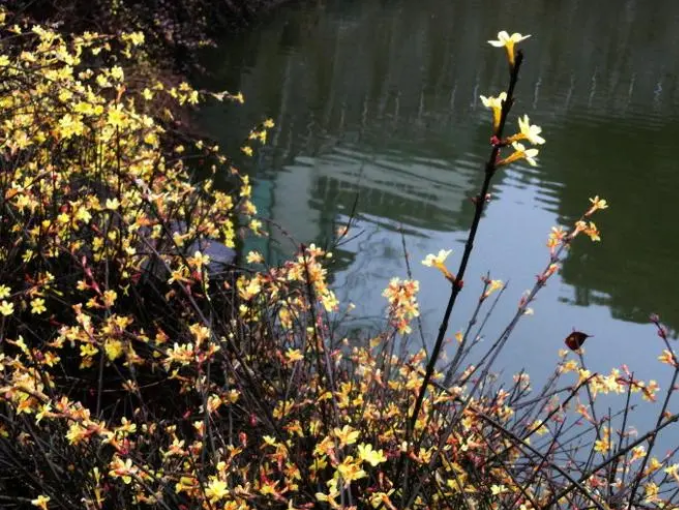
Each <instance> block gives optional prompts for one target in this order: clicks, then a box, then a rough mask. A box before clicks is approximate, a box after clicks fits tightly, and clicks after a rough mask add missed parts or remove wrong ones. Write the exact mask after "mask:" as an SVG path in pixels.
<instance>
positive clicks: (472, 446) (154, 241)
mask: <svg viewBox="0 0 679 510" xmlns="http://www.w3.org/2000/svg"><path fill="white" fill-rule="evenodd" d="M0 19H1V20H2V21H0V36H1V39H0V117H1V119H0V120H1V122H0V150H1V152H0V170H1V173H0V210H1V211H2V212H1V217H0V318H1V322H0V504H1V505H2V507H3V508H23V507H26V506H33V507H39V508H42V509H47V508H55V509H56V508H64V509H76V508H87V509H108V508H112V509H121V510H122V509H131V508H162V509H173V510H174V509H189V508H191V509H193V508H204V509H215V510H216V509H220V510H221V509H246V508H291V509H292V508H316V507H321V508H351V507H353V508H369V507H372V508H389V509H393V508H406V507H407V508H460V507H464V508H467V509H470V510H471V509H474V508H478V507H482V508H521V509H522V510H527V509H531V508H542V507H550V506H559V507H570V508H590V507H594V508H614V507H615V508H617V507H620V506H621V505H622V504H626V503H627V502H630V504H631V503H634V504H639V503H641V502H644V504H647V505H655V506H662V505H666V507H669V506H671V504H670V503H668V502H669V501H672V500H673V499H674V500H675V499H676V492H677V491H676V480H677V479H679V474H678V470H679V464H672V462H671V457H665V458H656V457H653V456H651V455H650V451H651V450H652V448H653V444H654V441H655V437H656V432H657V431H659V430H660V429H662V428H664V427H666V426H667V425H669V424H672V423H674V422H675V421H676V420H677V415H674V414H671V413H670V411H669V409H668V407H667V403H668V402H669V397H670V395H671V394H672V387H670V388H669V390H668V391H667V392H666V398H665V400H664V401H663V406H662V408H661V410H660V412H659V418H658V424H657V427H656V428H655V429H654V430H652V431H650V432H649V433H648V434H645V435H644V434H639V435H636V436H635V435H634V434H632V432H631V430H630V429H629V427H628V425H629V423H628V412H629V411H630V410H631V408H632V405H633V402H634V401H635V400H636V399H637V398H639V397H641V398H644V399H646V400H650V401H655V400H656V399H657V398H658V397H657V395H658V392H659V388H658V387H657V384H656V383H654V382H653V381H649V382H644V381H640V380H638V379H636V378H635V377H634V375H633V373H632V372H631V371H630V370H628V369H626V367H622V368H620V369H613V370H612V371H611V372H610V373H609V374H596V373H591V372H589V371H588V370H587V369H586V367H585V362H584V358H583V356H582V352H583V351H582V350H578V353H577V354H575V355H572V354H571V353H570V352H569V351H566V350H564V351H563V352H562V353H561V362H560V363H559V364H558V366H557V367H555V372H554V376H553V377H552V378H550V379H549V380H548V381H547V383H546V385H545V386H544V387H543V388H541V389H539V390H533V389H532V388H531V385H530V380H529V377H528V376H527V375H526V374H523V373H522V374H518V375H517V376H516V377H515V378H514V381H513V384H510V385H509V386H507V385H504V386H503V385H502V384H501V383H500V382H499V381H498V380H496V379H495V376H494V375H493V373H492V371H491V367H492V364H493V361H494V360H495V358H496V357H497V353H498V352H499V351H500V350H501V349H502V348H503V347H504V345H505V344H506V343H507V340H508V338H509V335H510V333H511V332H512V330H513V327H514V326H515V325H516V323H517V322H518V321H519V320H520V319H521V318H522V317H524V316H526V315H527V314H529V313H530V308H529V305H530V304H531V301H532V300H533V298H534V297H535V295H536V294H537V292H538V291H539V290H540V289H541V288H542V287H543V286H544V285H545V283H546V282H547V281H548V280H549V278H550V277H551V276H552V275H553V274H554V273H555V272H556V271H557V270H558V267H559V263H560V260H561V257H563V255H564V253H565V251H566V250H567V249H568V247H569V246H570V244H571V242H573V241H574V239H576V238H578V237H583V236H585V235H587V236H589V237H590V238H592V239H594V240H597V239H598V237H599V233H598V230H597V229H596V226H595V225H594V224H593V223H592V222H591V217H592V215H593V214H594V213H596V212H597V211H598V210H601V209H605V208H606V207H607V204H606V202H605V201H604V200H601V199H599V198H598V197H596V198H594V199H592V201H591V205H590V206H589V207H588V209H587V210H586V211H585V213H584V214H583V217H582V218H581V219H580V220H579V221H578V222H577V223H576V224H575V225H573V226H572V228H570V229H564V228H555V229H554V230H553V231H552V233H551V234H550V236H549V241H548V247H549V253H548V254H547V264H546V267H545V269H544V270H543V271H542V272H541V273H540V275H539V277H538V279H537V282H536V285H535V287H534V289H533V290H532V291H531V292H530V293H529V294H527V295H524V296H523V297H522V298H521V300H520V302H519V305H518V307H517V311H516V315H515V317H514V319H513V320H512V322H511V323H510V325H509V326H508V328H507V330H505V331H504V332H502V333H501V335H500V336H499V337H498V339H497V341H496V342H494V343H493V344H492V346H491V347H489V348H487V349H488V350H487V353H486V355H485V356H484V357H483V358H482V359H481V362H480V363H477V364H476V365H471V364H469V362H468V355H469V353H470V352H471V350H472V349H474V348H478V340H479V339H480V338H481V337H482V335H484V334H485V332H484V331H483V326H481V327H480V328H475V324H476V319H477V317H480V314H484V313H488V312H490V311H492V309H493V308H492V306H493V305H492V304H491V301H492V300H491V299H490V297H491V295H493V293H495V294H494V295H495V296H500V295H502V294H503V292H504V286H503V285H502V283H501V282H499V281H496V280H491V279H489V278H486V279H484V288H483V291H482V293H481V295H480V296H478V307H477V309H476V312H475V314H474V317H472V319H471V321H470V323H469V327H468V328H467V329H466V331H462V332H460V333H459V335H457V340H458V342H459V345H458V346H457V351H456V355H455V356H454V357H453V359H452V361H451V362H450V363H449V364H448V365H447V366H445V367H443V366H441V364H440V363H439V364H436V362H437V361H439V360H438V359H437V357H436V356H433V355H432V354H431V353H427V352H426V351H425V350H419V351H416V349H414V348H412V346H411V348H410V349H409V350H408V349H405V350H400V349H399V348H398V347H399V344H401V343H402V342H404V341H406V340H407V339H409V338H410V337H411V336H414V335H413V334H412V327H411V324H412V321H413V320H416V318H417V316H418V304H417V294H418V292H419V285H418V283H417V282H416V281H413V280H411V279H399V278H394V279H393V280H392V281H391V282H389V284H388V287H387V289H386V290H385V293H384V295H385V297H386V298H387V303H386V309H387V317H388V325H387V326H385V329H384V331H383V332H382V333H381V334H379V335H377V336H375V337H373V338H369V339H363V340H365V341H360V340H361V339H358V340H356V339H349V338H346V337H344V336H342V334H341V328H339V327H338V322H339V321H340V320H341V317H342V315H343V314H344V313H349V312H350V307H348V306H343V305H342V304H341V303H339V302H338V301H337V299H336V297H335V295H334V293H333V292H332V289H330V288H329V286H328V283H327V278H326V276H327V275H326V269H325V268H324V262H325V260H327V259H328V258H329V257H331V254H330V253H328V252H326V251H325V250H323V249H320V248H318V247H316V246H314V245H311V246H301V247H300V251H299V253H298V255H297V256H296V257H295V258H294V259H292V260H290V261H289V262H287V263H285V264H283V265H282V266H280V267H268V266H267V265H266V264H265V261H264V259H263V257H262V256H261V255H260V254H259V253H255V252H251V253H248V254H246V255H245V257H244V258H245V261H244V262H243V264H242V265H235V264H234V261H233V260H231V259H229V260H222V261H221V262H223V263H219V262H220V261H219V260H216V259H217V258H218V255H219V254H224V253H229V252H228V250H227V248H236V247H237V244H238V242H237V241H238V239H239V237H240V236H242V235H244V234H245V232H247V233H249V234H250V235H257V234H261V232H260V230H261V222H260V221H261V220H260V219H257V218H256V213H257V211H256V208H255V206H254V205H253V203H252V202H251V200H250V196H251V186H250V182H249V179H248V178H247V176H242V175H240V174H239V172H238V171H237V170H236V169H235V168H233V167H232V166H231V164H230V162H229V160H228V158H226V157H225V156H223V155H222V154H220V152H219V148H218V147H215V146H213V145H211V144H209V143H205V142H201V141H199V140H194V141H193V142H192V143H191V144H190V145H189V144H188V143H181V144H179V143H178V142H177V140H178V137H177V136H176V133H174V132H173V130H174V129H175V128H176V127H177V123H176V122H175V120H176V116H177V115H178V112H181V111H182V109H183V108H189V107H191V105H193V104H196V103H199V102H201V101H205V100H230V101H234V102H235V103H237V102H239V101H241V100H242V97H241V96H240V95H238V94H235V95H231V94H229V93H226V92H224V93H206V92H201V91H197V90H194V89H193V88H192V87H191V86H190V85H189V84H187V83H181V84H177V85H170V84H167V83H163V82H161V81H158V80H154V79H151V78H149V77H148V73H144V72H143V69H144V61H143V58H141V57H140V55H143V53H142V51H141V48H142V47H143V44H144V40H145V36H144V34H143V33H141V32H131V33H122V34H119V35H118V36H115V37H113V36H104V35H99V34H95V33H84V34H82V35H62V34H60V33H58V32H56V31H55V30H54V29H51V28H47V27H44V26H39V25H32V26H29V25H25V24H13V23H9V22H8V20H9V18H8V17H7V16H6V15H5V14H4V13H2V14H0ZM520 39H521V38H520V37H518V38H505V39H503V38H502V37H500V38H499V41H495V43H497V45H500V46H503V47H505V48H506V49H507V51H508V56H509V57H510V58H509V62H510V71H511V74H512V77H513V78H512V79H513V82H512V83H513V84H514V85H515V84H516V74H517V73H518V63H517V62H516V61H515V53H514V47H513V44H514V42H518V41H519V40H520ZM510 43H511V44H510ZM519 62H520V61H519ZM512 93H513V85H510V87H509V90H508V92H507V93H506V94H505V95H504V96H499V97H497V98H483V100H484V103H485V104H486V105H487V106H488V107H489V108H491V110H492V111H493V140H492V142H491V146H492V150H493V151H494V153H495V156H499V155H500V153H501V151H506V150H510V151H511V152H510V154H509V155H506V156H504V157H501V158H500V157H495V158H494V159H493V160H492V161H491V165H490V167H489V168H492V170H493V171H495V170H497V169H500V168H501V167H502V166H503V165H509V164H512V163H514V162H516V161H520V160H527V161H528V162H534V158H535V156H536V155H537V149H534V148H526V147H524V146H523V145H521V143H520V141H521V140H523V141H526V140H528V141H529V142H531V143H534V144H541V143H543V142H544V140H543V139H542V137H541V136H540V130H539V128H537V126H532V125H531V124H530V121H529V119H528V118H527V117H523V118H522V119H521V121H520V123H519V131H518V132H517V134H516V135H513V136H511V137H508V138H503V137H502V129H501V127H504V124H505V121H506V120H507V115H508V113H509V111H510V108H511V97H512ZM271 128H273V123H272V122H271V121H265V122H264V123H263V124H262V125H261V126H259V127H257V128H256V129H255V130H253V132H252V133H251V136H250V142H249V144H248V145H247V146H245V147H244V151H245V152H246V153H250V152H251V151H252V150H253V148H254V147H255V144H256V143H260V142H264V141H265V140H266V134H267V132H268V130H269V129H271ZM199 167H200V168H201V169H202V170H201V171H203V172H204V175H207V174H210V173H220V174H228V175H229V176H230V177H231V181H232V185H233V188H232V191H231V192H227V191H224V190H217V189H215V188H214V187H213V182H212V180H211V178H204V179H198V178H197V177H196V176H194V175H192V172H193V170H195V169H197V168H199ZM487 171H488V169H487ZM476 201H477V204H483V203H485V202H486V196H485V193H483V194H481V195H479V197H478V198H477V199H476ZM479 208H480V210H482V208H483V206H482V205H479ZM479 217H480V213H479ZM449 255H450V252H448V251H445V250H442V252H441V253H439V254H437V255H431V256H430V257H428V258H427V259H426V260H425V261H424V263H425V264H426V265H428V266H432V267H433V268H436V269H438V270H440V271H441V272H442V274H443V275H444V277H445V278H447V279H448V280H449V282H450V284H451V288H452V289H454V292H458V293H459V292H460V291H461V289H462V287H463V284H462V279H461V276H460V275H461V272H459V271H458V274H457V276H456V275H454V274H453V273H452V272H451V271H450V270H449V269H448V268H447V267H446V264H445V261H446V258H447V257H448V256H449ZM481 322H482V323H484V324H485V321H481ZM656 326H657V328H658V332H659V333H660V337H661V339H662V341H663V342H664V343H665V346H666V349H667V350H665V351H664V352H663V353H662V354H661V356H660V359H661V361H662V362H664V363H665V364H667V365H670V367H671V369H672V370H674V378H675V379H676V377H677V366H679V363H677V358H676V356H675V354H674V352H673V351H672V349H671V347H670V345H669V344H668V342H667V338H666V334H665V331H664V329H663V328H662V326H661V325H660V324H659V323H657V320H656ZM576 347H577V346H576ZM432 360H433V362H432ZM434 365H436V367H435V369H432V371H431V373H430V374H428V372H429V370H428V369H429V367H430V366H434ZM673 384H674V383H673ZM605 394H620V395H621V397H620V398H621V406H622V409H623V413H622V414H620V415H616V414H613V413H610V412H609V413H602V412H601V411H600V410H599V409H598V408H597V406H596V399H597V397H598V396H600V395H605ZM663 470H664V471H663Z"/></svg>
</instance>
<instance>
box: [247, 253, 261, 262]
mask: <svg viewBox="0 0 679 510" xmlns="http://www.w3.org/2000/svg"><path fill="white" fill-rule="evenodd" d="M246 260H247V262H248V264H261V263H262V262H264V257H262V254H261V253H259V252H257V251H251V252H250V253H248V256H247V257H246Z"/></svg>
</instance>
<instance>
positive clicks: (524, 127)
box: [509, 115, 545, 145]
mask: <svg viewBox="0 0 679 510" xmlns="http://www.w3.org/2000/svg"><path fill="white" fill-rule="evenodd" d="M540 133H542V128H541V127H540V126H536V125H531V123H530V119H529V118H528V115H524V116H523V117H519V133H518V134H516V135H514V136H510V137H509V141H510V142H518V141H519V140H528V141H529V142H530V143H532V144H533V145H542V144H543V143H545V139H544V138H542V137H541V136H540Z"/></svg>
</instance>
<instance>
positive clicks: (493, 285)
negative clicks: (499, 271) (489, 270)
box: [483, 280, 504, 299]
mask: <svg viewBox="0 0 679 510" xmlns="http://www.w3.org/2000/svg"><path fill="white" fill-rule="evenodd" d="M502 287H504V283H502V280H490V282H488V288H487V289H486V292H484V293H483V299H486V298H487V297H488V296H490V295H491V294H492V293H493V292H495V291H496V290H500V289H501V288H502Z"/></svg>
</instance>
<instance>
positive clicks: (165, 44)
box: [5, 0, 291, 71]
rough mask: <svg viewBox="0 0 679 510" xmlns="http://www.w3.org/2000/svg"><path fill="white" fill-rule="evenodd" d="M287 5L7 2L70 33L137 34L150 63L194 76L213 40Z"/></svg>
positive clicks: (228, 0)
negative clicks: (201, 55)
mask: <svg viewBox="0 0 679 510" xmlns="http://www.w3.org/2000/svg"><path fill="white" fill-rule="evenodd" d="M288 2H291V0H217V1H210V0H182V1H174V0H151V1H145V0H116V1H110V0H37V1H33V2H26V1H24V0H8V2H6V3H5V7H6V8H7V9H8V11H10V12H13V13H17V14H18V15H19V16H20V17H21V18H23V19H27V20H31V21H34V22H37V23H41V24H46V25H52V26H58V27H61V28H65V29H66V30H68V32H70V33H78V32H97V33H104V34H119V33H122V32H131V31H141V32H143V33H144V34H145V37H146V39H147V41H146V48H147V49H148V50H150V51H151V52H152V54H153V59H154V60H155V61H156V62H159V61H161V60H162V61H164V62H165V64H166V65H170V66H171V67H172V68H173V69H179V70H181V71H188V70H191V71H196V69H197V67H196V66H197V60H196V58H197V52H198V51H199V50H200V49H201V48H203V47H205V46H212V45H214V41H213V38H215V37H218V36H219V37H221V36H223V35H224V33H226V32H230V31H231V32H236V31H240V30H245V29H248V28H250V27H252V26H253V25H255V24H256V23H257V22H258V20H260V19H262V18H263V17H265V16H266V15H268V14H270V13H271V11H272V10H274V9H276V8H278V7H280V6H282V5H283V4H285V3H288Z"/></svg>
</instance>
